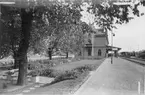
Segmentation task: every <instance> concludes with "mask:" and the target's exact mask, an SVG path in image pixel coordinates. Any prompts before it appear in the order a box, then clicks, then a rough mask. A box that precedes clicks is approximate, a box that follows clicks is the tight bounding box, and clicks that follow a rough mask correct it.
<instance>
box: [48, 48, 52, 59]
mask: <svg viewBox="0 0 145 95" xmlns="http://www.w3.org/2000/svg"><path fill="white" fill-rule="evenodd" d="M48 56H49V60H52V49H51V48H48Z"/></svg>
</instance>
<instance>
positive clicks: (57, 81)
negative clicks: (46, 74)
mask: <svg viewBox="0 0 145 95" xmlns="http://www.w3.org/2000/svg"><path fill="white" fill-rule="evenodd" d="M73 79H75V78H65V79H60V80H54V81H53V82H51V83H48V84H45V85H43V86H41V87H47V86H51V85H53V84H56V83H60V82H63V81H66V80H73Z"/></svg>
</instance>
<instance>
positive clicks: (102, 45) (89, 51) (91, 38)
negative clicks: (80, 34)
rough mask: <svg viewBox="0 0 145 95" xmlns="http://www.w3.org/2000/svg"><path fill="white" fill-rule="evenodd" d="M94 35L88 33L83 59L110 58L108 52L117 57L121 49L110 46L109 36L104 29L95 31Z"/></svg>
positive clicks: (85, 38)
mask: <svg viewBox="0 0 145 95" xmlns="http://www.w3.org/2000/svg"><path fill="white" fill-rule="evenodd" d="M93 31H94V33H86V34H85V35H84V36H85V37H84V40H85V45H84V46H83V47H82V53H81V58H83V59H101V58H105V57H108V52H109V51H113V52H114V55H115V56H117V53H118V51H119V50H120V49H121V48H118V47H111V46H109V41H108V34H107V33H106V32H103V29H93Z"/></svg>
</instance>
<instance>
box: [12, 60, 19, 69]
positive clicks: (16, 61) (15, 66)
mask: <svg viewBox="0 0 145 95" xmlns="http://www.w3.org/2000/svg"><path fill="white" fill-rule="evenodd" d="M13 68H14V69H17V68H19V60H18V59H17V58H14V67H13Z"/></svg>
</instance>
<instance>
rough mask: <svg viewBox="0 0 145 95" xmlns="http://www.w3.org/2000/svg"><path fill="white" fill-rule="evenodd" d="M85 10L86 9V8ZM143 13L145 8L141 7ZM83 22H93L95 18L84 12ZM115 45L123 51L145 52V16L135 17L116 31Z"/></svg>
mask: <svg viewBox="0 0 145 95" xmlns="http://www.w3.org/2000/svg"><path fill="white" fill-rule="evenodd" d="M84 9H85V7H84ZM140 10H141V12H144V13H145V7H144V8H143V7H140ZM82 14H83V17H82V20H83V21H86V22H93V18H94V17H93V16H92V15H90V14H88V13H87V12H86V11H83V12H82ZM114 33H115V36H114V37H113V44H114V46H116V47H120V48H122V50H121V51H139V50H143V49H144V50H145V15H144V16H141V17H135V19H133V20H131V21H130V22H129V23H127V24H123V25H120V26H118V29H116V30H114ZM110 34H111V33H109V36H108V37H109V44H111V35H110Z"/></svg>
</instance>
